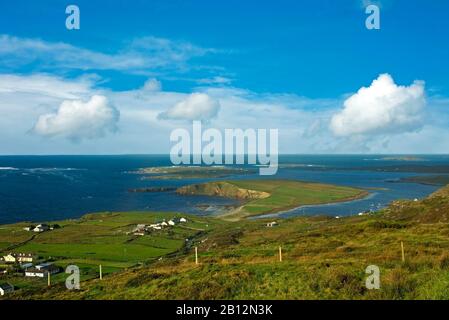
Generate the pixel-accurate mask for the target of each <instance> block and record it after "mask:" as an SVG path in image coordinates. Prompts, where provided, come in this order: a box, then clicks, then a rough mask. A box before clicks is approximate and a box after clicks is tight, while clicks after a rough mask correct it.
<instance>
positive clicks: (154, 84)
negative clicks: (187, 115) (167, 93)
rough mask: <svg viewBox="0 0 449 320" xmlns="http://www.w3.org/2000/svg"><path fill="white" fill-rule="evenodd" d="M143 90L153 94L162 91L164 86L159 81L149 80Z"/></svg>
mask: <svg viewBox="0 0 449 320" xmlns="http://www.w3.org/2000/svg"><path fill="white" fill-rule="evenodd" d="M143 90H145V91H152V92H155V91H161V90H162V84H161V82H160V81H158V80H157V79H149V80H147V81H146V82H145V83H144V85H143Z"/></svg>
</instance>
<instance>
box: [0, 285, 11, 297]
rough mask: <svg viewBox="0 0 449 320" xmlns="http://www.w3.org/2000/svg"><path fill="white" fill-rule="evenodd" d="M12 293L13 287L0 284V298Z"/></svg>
mask: <svg viewBox="0 0 449 320" xmlns="http://www.w3.org/2000/svg"><path fill="white" fill-rule="evenodd" d="M10 292H14V286H13V285H11V284H9V283H1V284H0V296H4V295H5V294H7V293H10Z"/></svg>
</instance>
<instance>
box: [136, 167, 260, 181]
mask: <svg viewBox="0 0 449 320" xmlns="http://www.w3.org/2000/svg"><path fill="white" fill-rule="evenodd" d="M255 172H256V171H255V170H253V169H247V168H240V167H227V166H211V167H205V166H171V167H150V168H141V169H139V170H137V171H135V172H133V173H135V174H140V175H142V176H143V177H142V179H144V180H167V179H176V180H178V179H179V180H181V179H201V178H225V177H228V176H231V175H242V174H251V173H255Z"/></svg>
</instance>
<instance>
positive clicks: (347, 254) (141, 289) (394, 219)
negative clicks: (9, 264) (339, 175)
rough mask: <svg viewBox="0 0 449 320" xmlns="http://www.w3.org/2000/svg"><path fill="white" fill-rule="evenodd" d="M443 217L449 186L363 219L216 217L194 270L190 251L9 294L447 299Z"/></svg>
mask: <svg viewBox="0 0 449 320" xmlns="http://www.w3.org/2000/svg"><path fill="white" fill-rule="evenodd" d="M448 212H449V187H447V188H446V189H443V190H441V191H439V192H437V193H435V194H433V195H432V196H430V197H429V198H428V199H424V200H422V201H418V202H416V201H405V200H404V201H396V202H394V203H393V204H392V205H391V206H390V207H389V208H387V209H385V210H383V211H381V212H378V213H375V214H370V215H364V216H356V217H347V218H341V219H335V218H332V217H299V218H293V219H282V220H278V222H279V226H278V227H274V228H267V227H266V226H265V222H267V220H241V221H237V222H229V221H228V222H226V221H221V220H218V219H217V220H216V221H217V222H216V223H215V224H213V225H212V224H211V226H212V227H211V228H210V230H209V231H207V232H204V233H201V234H198V235H197V237H195V238H194V240H193V241H194V245H195V246H197V247H198V251H199V264H198V265H196V264H195V258H194V251H193V248H190V249H186V250H185V251H183V252H182V253H180V254H178V255H175V256H170V257H169V256H165V257H164V259H163V260H160V261H159V260H156V261H153V262H151V263H149V264H146V265H140V266H136V267H133V268H127V269H125V270H123V271H120V272H116V273H113V274H110V275H108V276H106V277H105V278H104V279H103V280H99V279H98V278H97V277H94V276H92V270H91V271H90V272H91V273H90V275H91V277H90V278H89V277H88V276H89V274H87V275H84V280H83V282H82V284H81V290H79V291H68V290H66V289H65V287H64V286H63V285H62V284H60V285H55V286H52V287H51V288H46V287H45V285H41V286H40V287H38V286H37V285H36V286H35V287H33V289H31V288H30V287H23V290H22V292H21V291H20V290H19V291H17V292H16V293H14V294H13V295H11V296H10V298H13V299H15V298H24V297H26V298H29V299H262V300H264V299H449V223H448V222H449V213H448ZM401 242H402V243H403V244H404V257H405V261H402V255H401ZM279 246H281V247H282V252H283V259H282V262H281V261H279ZM370 265H376V266H378V267H379V268H380V272H381V274H380V275H381V280H380V281H381V286H380V289H379V290H368V289H367V288H366V286H365V280H366V277H367V274H366V272H365V269H366V267H367V266H370ZM87 270H88V269H87ZM27 285H28V286H30V284H27ZM38 288H40V289H38ZM24 292H25V293H26V295H25V296H24Z"/></svg>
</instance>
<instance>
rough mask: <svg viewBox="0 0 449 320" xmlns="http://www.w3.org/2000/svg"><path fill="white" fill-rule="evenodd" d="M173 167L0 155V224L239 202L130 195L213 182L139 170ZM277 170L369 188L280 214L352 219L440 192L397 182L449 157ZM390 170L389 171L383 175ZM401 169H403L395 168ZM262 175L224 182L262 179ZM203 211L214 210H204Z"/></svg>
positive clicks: (124, 158)
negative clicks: (346, 198) (155, 176)
mask: <svg viewBox="0 0 449 320" xmlns="http://www.w3.org/2000/svg"><path fill="white" fill-rule="evenodd" d="M159 166H171V162H170V159H169V157H168V156H167V155H120V156H0V223H1V224H5V223H13V222H18V221H36V222H37V221H51V220H62V219H68V218H78V217H80V216H82V215H84V214H86V213H91V212H104V211H145V210H151V211H172V212H173V211H176V212H184V213H190V214H197V215H209V214H216V213H217V212H220V210H221V209H220V208H223V206H225V205H233V204H236V202H235V201H234V200H231V199H225V198H217V197H202V196H193V197H192V196H180V195H177V194H176V193H175V192H174V191H166V192H152V193H133V192H129V190H130V189H135V188H146V187H179V186H183V185H187V184H191V183H198V182H205V181H208V180H216V179H183V180H176V179H175V180H142V179H141V178H142V176H141V175H138V174H135V173H134V171H136V170H138V169H140V168H144V167H159ZM280 166H281V167H280V169H279V171H278V173H277V175H276V176H273V177H270V178H281V179H297V180H304V181H315V182H324V183H331V184H340V185H347V186H354V187H363V188H370V193H371V194H370V196H369V197H367V198H365V199H362V200H357V201H351V202H347V203H337V204H330V205H319V206H305V207H301V208H297V209H294V210H290V211H288V212H285V213H282V214H281V215H280V216H282V217H290V216H295V215H304V214H311V215H315V214H328V215H335V216H336V215H340V216H345V215H354V214H357V213H359V212H362V211H366V210H377V209H379V208H382V207H384V206H386V205H388V203H390V202H391V201H393V200H396V199H404V198H405V199H414V198H423V197H426V196H427V195H429V194H430V193H432V192H434V191H435V190H436V189H438V186H431V185H423V184H418V183H403V182H401V183H398V182H397V181H398V180H399V179H401V178H404V177H410V176H417V175H429V173H427V171H428V168H431V167H439V168H442V169H441V170H442V172H443V173H449V172H444V171H445V170H446V169H445V168H446V166H447V167H448V168H449V156H443V155H442V156H417V158H416V159H414V158H411V159H404V160H402V159H401V158H399V157H398V158H396V159H392V158H391V157H386V156H379V155H369V156H367V155H341V156H335V155H332V156H330V155H289V156H281V157H280ZM385 168H388V170H385ZM398 168H399V169H398ZM261 178H264V179H265V178H267V177H261V176H258V175H257V174H251V175H244V176H239V175H236V176H228V177H226V179H261ZM204 207H209V209H208V210H204Z"/></svg>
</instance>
